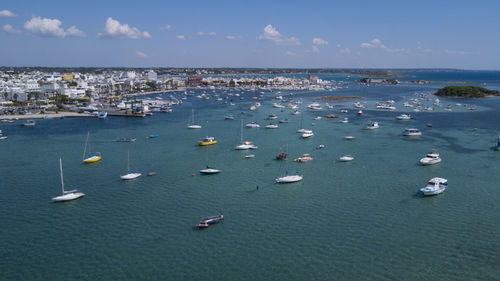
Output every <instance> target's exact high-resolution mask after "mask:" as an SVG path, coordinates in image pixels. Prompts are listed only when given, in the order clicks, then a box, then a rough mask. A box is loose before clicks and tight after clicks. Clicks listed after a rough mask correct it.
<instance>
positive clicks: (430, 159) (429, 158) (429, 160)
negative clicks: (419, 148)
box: [420, 151, 441, 166]
mask: <svg viewBox="0 0 500 281" xmlns="http://www.w3.org/2000/svg"><path fill="white" fill-rule="evenodd" d="M440 162H441V158H439V152H435V151H434V152H430V153H427V155H425V157H424V158H422V159H420V164H422V165H424V166H427V165H434V164H437V163H440Z"/></svg>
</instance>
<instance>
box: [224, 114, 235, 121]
mask: <svg viewBox="0 0 500 281" xmlns="http://www.w3.org/2000/svg"><path fill="white" fill-rule="evenodd" d="M224 119H226V120H234V116H233V115H226V116H224Z"/></svg>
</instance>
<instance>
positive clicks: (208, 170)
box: [200, 166, 221, 175]
mask: <svg viewBox="0 0 500 281" xmlns="http://www.w3.org/2000/svg"><path fill="white" fill-rule="evenodd" d="M220 172H221V171H220V170H218V169H215V168H211V167H209V166H207V168H206V169H202V170H200V173H201V174H204V175H213V174H218V173H220Z"/></svg>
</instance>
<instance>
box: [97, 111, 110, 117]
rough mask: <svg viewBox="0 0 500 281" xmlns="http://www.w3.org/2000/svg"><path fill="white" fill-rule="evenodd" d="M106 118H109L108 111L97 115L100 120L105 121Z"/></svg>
mask: <svg viewBox="0 0 500 281" xmlns="http://www.w3.org/2000/svg"><path fill="white" fill-rule="evenodd" d="M106 117H108V112H106V111H101V112H99V113H97V118H99V119H105V118H106Z"/></svg>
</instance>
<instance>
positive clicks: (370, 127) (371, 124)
mask: <svg viewBox="0 0 500 281" xmlns="http://www.w3.org/2000/svg"><path fill="white" fill-rule="evenodd" d="M378 128H379V125H378V122H368V125H366V127H365V129H366V130H375V129H378Z"/></svg>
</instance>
